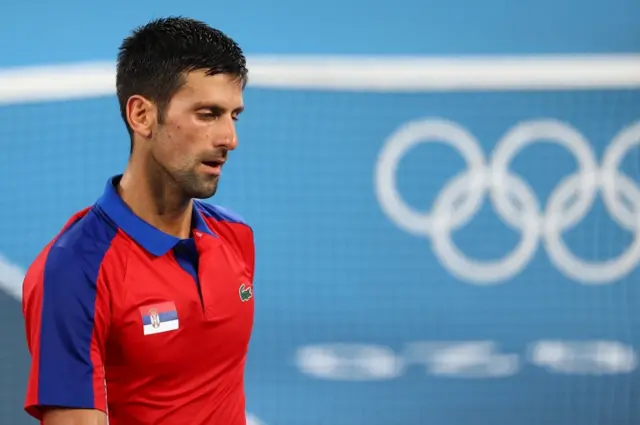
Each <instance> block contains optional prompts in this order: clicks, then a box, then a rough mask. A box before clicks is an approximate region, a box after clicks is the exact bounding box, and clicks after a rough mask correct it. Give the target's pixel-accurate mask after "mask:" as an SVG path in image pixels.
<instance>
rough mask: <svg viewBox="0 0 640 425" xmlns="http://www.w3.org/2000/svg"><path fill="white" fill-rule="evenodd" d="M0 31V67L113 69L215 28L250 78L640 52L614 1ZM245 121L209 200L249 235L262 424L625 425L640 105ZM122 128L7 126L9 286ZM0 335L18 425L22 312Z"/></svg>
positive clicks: (252, 116) (31, 25)
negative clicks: (188, 27) (256, 61)
mask: <svg viewBox="0 0 640 425" xmlns="http://www.w3.org/2000/svg"><path fill="white" fill-rule="evenodd" d="M2 7H3V12H4V13H2V14H1V15H0V37H2V39H3V40H11V41H10V42H6V43H2V44H0V66H15V65H29V64H31V65H33V64H48V63H59V62H74V61H85V60H111V59H113V58H114V57H115V53H116V49H117V46H118V43H119V41H120V39H121V38H122V37H123V36H125V35H126V34H127V32H128V31H129V30H130V29H131V28H132V27H134V26H135V25H138V24H141V23H143V22H145V21H146V20H148V19H149V18H152V17H157V16H163V15H166V14H184V15H189V16H193V17H197V18H200V19H204V20H207V21H208V22H209V23H211V24H213V25H215V26H218V27H219V28H221V29H223V30H225V31H227V32H228V33H229V34H230V35H232V36H234V37H235V38H236V39H237V40H238V41H239V42H240V43H241V45H243V47H244V48H245V50H246V51H247V52H248V53H250V54H251V53H314V54H318V53H353V54H357V53H369V54H373V53H375V54H420V55H429V54H494V53H504V54H514V53H571V52H579V53H612V52H640V41H639V40H640V26H638V25H637V21H638V20H637V17H638V16H640V3H638V2H632V1H631V0H610V1H608V2H605V1H593V0H591V1H587V2H581V3H580V4H579V5H578V4H576V3H575V2H572V1H568V0H563V1H551V0H540V1H537V2H535V3H532V2H507V1H501V0H490V1H485V2H481V3H478V2H474V1H471V0H466V1H459V2H451V1H449V2H444V1H429V2H420V1H416V0H400V1H396V2H393V3H392V4H391V3H389V4H385V5H382V4H381V5H380V6H375V7H374V6H372V5H371V3H370V2H364V1H360V0H351V1H341V2H336V1H325V2H320V3H309V4H303V3H300V2H293V1H291V0H280V1H277V2H272V3H269V2H259V1H254V0H249V1H248V2H244V3H243V4H242V5H230V7H222V6H220V5H213V4H211V3H207V2H201V1H197V2H192V3H191V4H190V5H189V6H182V7H176V6H175V5H173V4H172V3H171V2H169V1H165V0H163V1H154V2H146V3H145V2H137V3H135V4H133V5H132V4H127V3H126V2H124V1H122V0H117V1H111V2H109V4H108V5H107V4H95V5H89V4H88V3H84V2H80V1H75V0H66V1H61V2H57V3H55V4H53V3H51V4H49V5H45V4H44V2H43V3H42V4H41V5H40V6H38V7H37V8H36V9H37V12H36V13H34V10H33V9H34V7H33V3H19V2H14V3H11V4H6V5H3V6H2ZM245 102H246V105H247V112H246V113H245V114H243V116H242V120H241V121H240V123H239V127H238V130H239V134H240V148H239V149H238V150H237V151H236V152H234V153H233V155H232V156H231V161H230V163H229V164H228V166H226V168H225V175H224V179H223V182H222V186H221V191H220V193H219V195H216V197H215V198H214V200H212V201H213V202H215V203H220V204H222V205H225V206H227V207H229V208H231V209H233V210H235V211H237V212H239V213H240V214H241V215H242V216H244V218H245V219H247V221H249V223H251V224H252V226H253V227H254V230H255V235H256V245H257V277H256V306H257V316H256V327H255V333H254V338H253V340H252V345H251V354H250V362H249V365H248V370H247V373H248V376H247V391H248V394H247V395H248V404H249V406H248V407H249V411H250V413H251V414H252V415H254V416H253V418H254V419H255V420H259V421H261V423H263V424H266V425H319V424H326V425H360V424H368V425H395V424H412V425H430V424H442V425H512V424H516V423H517V424H522V425H542V424H544V425H596V424H605V425H614V424H615V425H618V424H632V423H636V422H637V421H638V420H640V411H638V408H637V407H636V406H637V405H638V403H637V401H636V400H637V399H638V396H640V389H639V387H638V381H637V369H636V367H637V351H636V350H637V349H638V348H640V333H639V332H640V328H639V327H638V326H639V325H640V315H639V314H638V313H637V310H638V308H637V307H638V306H639V305H638V302H637V300H638V299H639V298H638V296H639V295H640V294H639V293H638V286H637V278H638V272H637V270H636V265H637V263H638V261H640V249H639V246H640V245H639V243H638V241H637V240H636V239H637V237H638V234H639V233H638V225H637V220H636V219H635V217H637V216H638V213H639V212H640V189H639V188H638V187H637V186H636V182H637V177H638V169H639V162H638V161H639V160H640V158H639V156H638V150H637V146H636V145H637V144H640V129H639V128H638V127H637V126H635V125H636V124H637V123H638V122H639V120H640V92H639V91H634V90H606V91H603V90H596V91H567V92H542V93H528V92H507V93H497V92H481V93H403V94H393V93H341V92H322V91H287V90H267V89H252V88H249V89H248V91H247V93H246V99H245ZM117 111H118V110H117V102H116V99H115V97H107V98H98V99H91V100H81V101H68V102H65V101H62V102H47V103H39V104H30V105H20V106H17V105H9V106H2V107H0V194H1V196H0V211H1V212H0V218H2V220H0V254H2V256H4V257H5V258H6V259H8V260H9V261H10V262H11V263H13V264H16V265H18V266H20V267H22V268H25V267H26V266H27V265H28V264H29V263H30V262H31V261H32V260H33V258H34V256H35V254H36V253H37V252H38V251H39V250H40V249H41V248H42V246H43V245H44V244H45V243H46V242H47V241H48V240H49V239H50V238H51V237H53V236H54V234H55V233H56V232H57V231H58V229H59V228H60V226H61V225H62V224H63V223H64V222H65V221H66V219H67V218H68V216H69V215H70V214H72V213H73V212H75V211H76V210H78V209H80V208H83V207H85V206H87V205H89V204H90V203H92V202H93V201H94V200H95V199H96V197H97V196H99V194H100V193H101V191H102V189H103V185H104V182H105V181H106V179H107V178H108V177H109V176H110V175H112V174H115V173H118V172H119V171H121V170H122V169H123V167H124V165H125V161H126V158H127V154H128V140H127V136H126V132H125V130H124V126H123V125H122V124H121V122H120V118H119V114H118V112H117ZM510 131H515V133H510ZM432 133H434V134H435V136H434V138H433V141H434V142H435V143H430V144H425V143H419V144H416V145H411V143H412V140H414V141H415V140H422V141H424V140H425V138H426V137H427V136H428V135H429V134H432ZM544 142H546V143H544ZM410 145H411V146H410ZM451 145H455V146H457V149H458V150H459V151H461V152H462V153H460V152H457V151H456V149H453V148H452V146H451ZM525 145H526V146H525ZM403 146H404V147H407V150H406V152H404V153H403V154H402V155H400V153H401V152H400V149H401V148H402V147H403ZM520 148H522V150H520ZM394 152H395V153H397V154H398V155H397V156H398V158H397V159H398V161H397V164H395V165H394V161H393V158H394ZM465 155H466V160H465ZM511 155H512V156H513V157H511ZM618 159H619V162H620V163H619V164H618V163H617V162H618ZM465 161H467V162H465ZM501 164H502V166H501ZM390 170H391V171H393V170H395V171H396V172H395V173H390V172H389V171H390ZM393 176H395V184H394V182H393V181H392V180H393V178H394V177H393ZM625 176H626V177H625ZM483 194H484V195H486V196H481V195H483ZM396 195H397V196H396ZM490 195H491V196H492V198H491V197H490ZM402 205H405V207H403V206H402ZM521 241H524V242H522V243H521ZM519 244H520V245H519ZM518 247H520V248H518ZM511 254H513V256H512V257H510V258H511V259H509V258H507V257H508V256H509V255H511ZM505 258H507V260H508V261H504V262H502V263H497V264H496V265H495V266H490V265H489V264H490V262H492V261H501V260H503V259H505ZM619 258H621V260H620V261H619V262H618V263H616V264H613V265H610V263H608V262H607V261H611V260H612V259H613V260H615V259H619ZM1 279H2V276H0V280H1ZM0 336H1V338H2V340H1V342H0V416H1V417H2V418H3V423H4V421H5V420H6V423H11V424H15V425H20V424H26V423H30V420H29V419H28V418H27V417H26V415H25V414H23V413H22V411H21V407H22V402H23V398H24V390H25V381H26V376H27V367H28V357H27V353H26V348H25V343H24V334H23V325H22V316H21V311H20V304H19V302H18V301H17V300H16V299H15V297H12V296H10V295H8V294H5V293H4V292H2V291H0Z"/></svg>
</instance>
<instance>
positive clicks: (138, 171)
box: [117, 164, 193, 239]
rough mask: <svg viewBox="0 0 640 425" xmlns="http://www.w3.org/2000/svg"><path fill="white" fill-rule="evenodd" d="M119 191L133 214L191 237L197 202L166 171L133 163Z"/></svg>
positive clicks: (168, 231)
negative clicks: (183, 191)
mask: <svg viewBox="0 0 640 425" xmlns="http://www.w3.org/2000/svg"><path fill="white" fill-rule="evenodd" d="M147 168H148V167H147ZM117 190H118V193H119V194H120V197H121V198H122V200H123V201H124V203H125V204H127V206H128V207H129V208H131V210H132V211H133V213H134V214H135V215H137V216H138V217H140V218H141V219H143V220H144V221H146V222H147V223H149V224H151V225H152V226H154V227H156V228H157V229H159V230H161V231H163V232H165V233H167V234H170V235H173V236H175V237H177V238H180V239H186V238H188V237H189V236H190V233H191V219H192V214H193V202H192V200H191V199H185V197H184V196H183V194H182V193H180V190H179V188H178V187H177V186H175V184H174V182H173V181H169V177H168V176H167V175H166V174H165V173H163V172H159V171H158V172H153V171H151V170H145V169H144V168H143V167H138V166H132V164H129V166H128V167H127V169H126V170H125V172H124V174H123V176H122V179H121V180H120V183H119V184H118V187H117Z"/></svg>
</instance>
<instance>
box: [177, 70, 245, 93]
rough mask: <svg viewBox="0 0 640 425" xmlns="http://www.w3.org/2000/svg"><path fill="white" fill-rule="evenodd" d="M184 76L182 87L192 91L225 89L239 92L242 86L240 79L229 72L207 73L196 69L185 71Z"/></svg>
mask: <svg viewBox="0 0 640 425" xmlns="http://www.w3.org/2000/svg"><path fill="white" fill-rule="evenodd" d="M184 78H185V80H184V82H185V84H184V87H185V88H186V89H190V90H193V91H201V90H206V89H212V90H213V89H217V90H220V89H226V90H229V91H231V92H232V91H238V92H240V93H241V92H242V88H243V86H242V81H241V79H240V78H238V77H237V76H235V75H231V74H213V75H207V73H206V72H205V71H203V70H197V71H192V72H189V73H187V74H186V75H185V77H184Z"/></svg>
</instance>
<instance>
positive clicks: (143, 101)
mask: <svg viewBox="0 0 640 425" xmlns="http://www.w3.org/2000/svg"><path fill="white" fill-rule="evenodd" d="M126 117H127V122H128V123H129V127H131V130H132V131H133V133H134V134H138V135H140V136H142V137H143V138H149V137H151V135H152V133H153V127H154V125H155V124H156V123H157V118H158V107H157V106H156V104H155V103H154V102H151V101H150V100H149V99H147V98H145V97H143V96H140V95H133V96H131V97H130V98H129V99H128V100H127V109H126Z"/></svg>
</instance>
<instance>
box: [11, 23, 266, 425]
mask: <svg viewBox="0 0 640 425" xmlns="http://www.w3.org/2000/svg"><path fill="white" fill-rule="evenodd" d="M246 81H247V69H246V63H245V58H244V56H243V53H242V51H241V49H240V48H239V47H238V46H237V44H236V43H235V42H234V41H233V40H231V39H230V38H228V37H227V36H225V35H224V34H223V33H221V32H220V31H217V30H215V29H213V28H211V27H209V26H207V25H206V24H204V23H202V22H198V21H194V20H190V19H184V18H168V19H160V20H155V21H153V22H151V23H149V24H147V25H146V26H144V27H141V28H139V29H137V30H136V31H134V32H133V34H132V35H131V36H130V37H128V38H127V39H125V40H124V42H123V43H122V46H121V47H120V52H119V55H118V64H117V83H116V85H117V93H118V100H119V102H120V110H121V114H122V117H123V119H124V122H125V124H126V126H127V129H128V131H129V134H130V136H131V155H130V159H129V162H128V165H127V167H126V170H125V171H124V174H123V175H121V176H115V177H113V178H111V179H109V181H108V182H107V184H106V189H105V191H104V194H103V195H102V196H101V197H100V199H99V200H98V201H97V202H96V203H95V204H94V205H93V206H91V207H90V208H87V209H85V210H83V211H81V212H79V213H77V214H75V215H74V216H73V217H72V218H71V219H70V220H69V221H68V222H67V224H66V225H65V226H64V228H63V229H62V231H61V233H60V234H59V235H58V236H57V237H56V238H55V239H53V240H52V241H51V242H50V243H49V244H48V245H47V247H46V248H45V249H44V250H43V251H42V252H41V253H40V254H39V256H38V257H37V259H36V260H35V261H34V263H33V264H32V265H31V267H30V268H29V270H28V272H27V275H26V277H25V281H24V285H23V312H24V316H25V323H26V334H27V342H28V346H29V350H30V352H31V355H32V365H31V373H30V377H29V383H28V390H27V397H26V405H25V409H26V411H27V412H28V413H29V414H31V415H33V416H34V417H36V418H38V419H40V420H41V421H42V423H44V424H45V425H102V424H106V423H107V422H108V423H109V424H110V425H138V424H140V425H142V424H145V425H147V424H148V425H187V424H188V425H222V424H224V425H241V424H242V425H244V424H245V423H246V420H245V396H244V388H243V378H244V366H245V359H246V354H247V347H248V344H249V339H250V335H251V331H252V326H253V314H254V306H253V292H252V291H253V276H254V245H253V233H252V230H251V229H250V228H249V227H248V226H247V225H246V224H245V223H244V222H243V221H242V220H240V219H239V218H238V217H236V216H235V215H234V214H233V213H230V212H228V211H226V210H224V209H222V208H220V207H216V206H212V205H208V204H205V203H203V202H201V201H198V200H195V199H203V198H209V197H211V196H212V195H213V194H214V193H215V192H216V189H217V186H218V180H219V178H220V173H221V171H222V168H223V165H224V163H225V162H226V161H227V159H228V153H229V152H231V151H232V150H234V149H235V147H236V145H237V139H236V132H235V121H236V120H237V119H238V116H239V115H240V113H241V111H242V109H243V97H242V94H243V90H244V87H245V84H246Z"/></svg>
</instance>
